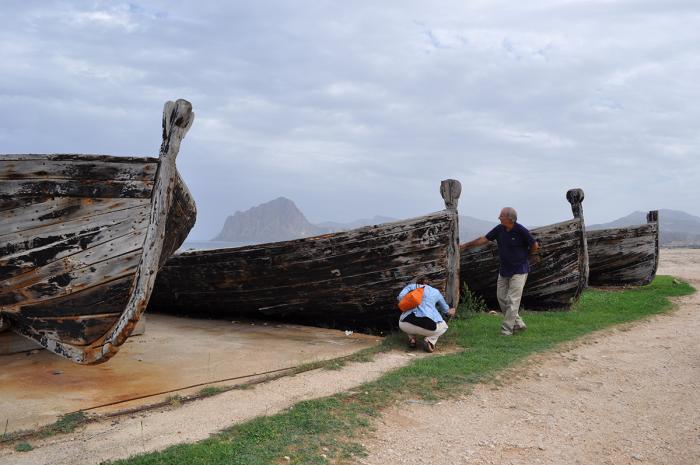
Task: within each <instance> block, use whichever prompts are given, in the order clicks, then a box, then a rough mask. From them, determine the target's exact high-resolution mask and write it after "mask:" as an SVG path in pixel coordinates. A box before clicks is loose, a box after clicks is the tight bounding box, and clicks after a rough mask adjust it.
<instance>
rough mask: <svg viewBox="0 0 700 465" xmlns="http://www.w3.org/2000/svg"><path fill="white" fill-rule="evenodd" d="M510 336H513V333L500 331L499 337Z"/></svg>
mask: <svg viewBox="0 0 700 465" xmlns="http://www.w3.org/2000/svg"><path fill="white" fill-rule="evenodd" d="M512 335H513V331H508V330H505V329H502V330H501V336H512Z"/></svg>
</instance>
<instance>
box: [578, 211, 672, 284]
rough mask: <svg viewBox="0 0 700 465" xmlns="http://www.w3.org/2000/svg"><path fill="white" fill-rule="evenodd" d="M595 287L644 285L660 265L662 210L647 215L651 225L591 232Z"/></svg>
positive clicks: (590, 246) (589, 249) (591, 282)
mask: <svg viewBox="0 0 700 465" xmlns="http://www.w3.org/2000/svg"><path fill="white" fill-rule="evenodd" d="M587 238H588V253H589V256H590V264H591V275H590V278H589V283H590V284H591V285H592V286H626V285H636V286H643V285H646V284H649V283H650V282H651V281H652V280H653V279H654V276H656V269H657V267H658V266H659V212H658V211H657V210H652V211H650V212H649V213H648V214H647V224H642V225H638V226H630V227H626V228H612V229H600V230H597V231H588V233H587Z"/></svg>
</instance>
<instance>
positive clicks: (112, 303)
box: [0, 100, 196, 364]
mask: <svg viewBox="0 0 700 465" xmlns="http://www.w3.org/2000/svg"><path fill="white" fill-rule="evenodd" d="M193 119H194V113H192V106H191V105H190V104H189V102H187V101H185V100H178V101H177V102H167V103H166V104H165V109H164V112H163V144H162V145H161V150H160V157H159V158H135V157H113V156H106V155H104V156H103V155H3V156H0V217H1V218H2V222H0V329H2V328H5V329H7V328H9V329H11V330H12V331H14V332H16V333H18V334H21V335H23V336H26V337H29V338H31V339H33V340H35V341H37V342H38V343H39V344H41V345H42V346H43V347H45V348H47V349H48V350H51V351H52V352H54V353H56V354H59V355H62V356H64V357H66V358H69V359H71V360H72V361H74V362H77V363H81V364H92V363H100V362H104V361H106V360H108V359H109V358H110V357H112V356H113V355H114V354H115V353H116V352H117V351H118V350H119V347H120V346H121V345H122V344H123V343H124V341H125V340H126V338H127V337H128V336H129V334H131V332H132V330H133V328H134V326H135V325H136V323H137V322H138V320H139V318H140V316H141V314H142V313H143V311H144V310H145V309H146V305H147V303H148V299H149V297H150V294H151V290H152V288H153V282H154V280H155V277H156V274H157V272H158V270H159V268H160V266H161V265H162V263H164V262H165V260H166V259H167V258H168V257H169V256H170V255H171V254H172V253H173V252H174V251H175V250H176V249H177V247H179V246H180V244H181V243H182V241H183V240H184V239H185V237H186V235H187V233H188V232H189V230H190V229H191V228H192V226H193V225H194V220H195V216H196V211H195V205H194V201H193V200H192V197H191V195H190V193H189V191H188V190H187V187H186V186H185V185H184V183H183V182H182V179H181V178H180V176H179V174H178V172H177V169H176V167H175V159H176V157H177V153H178V151H179V148H180V141H181V140H182V138H183V137H184V136H185V134H186V133H187V131H188V130H189V128H190V126H191V124H192V121H193Z"/></svg>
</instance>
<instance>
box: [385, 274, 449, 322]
mask: <svg viewBox="0 0 700 465" xmlns="http://www.w3.org/2000/svg"><path fill="white" fill-rule="evenodd" d="M418 286H421V287H425V291H423V300H422V301H421V303H420V305H419V306H417V307H416V308H414V309H413V310H408V311H406V312H403V313H402V314H401V317H400V318H399V321H403V320H404V318H406V317H407V316H408V315H410V314H411V313H415V315H416V316H427V317H428V318H430V319H431V320H433V321H434V322H435V323H440V322H441V321H445V320H443V319H442V315H440V311H442V313H445V314H446V313H447V311H448V310H449V309H450V307H449V305H447V302H445V298H444V297H443V296H442V294H441V293H440V291H438V290H437V289H435V288H434V287H432V286H428V285H427V284H419V285H416V284H413V283H411V284H409V285H407V286H406V287H404V288H403V289H402V290H401V292H400V293H399V296H398V297H397V299H396V300H399V301H400V300H401V299H402V298H403V296H405V295H406V294H408V293H409V292H410V291H412V290H413V289H415V288H416V287H418ZM438 309H440V311H438Z"/></svg>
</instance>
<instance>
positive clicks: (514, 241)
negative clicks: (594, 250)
mask: <svg viewBox="0 0 700 465" xmlns="http://www.w3.org/2000/svg"><path fill="white" fill-rule="evenodd" d="M498 219H499V220H500V221H501V224H499V225H498V226H496V227H495V228H493V229H492V230H491V231H489V232H488V234H486V236H481V237H479V238H478V239H474V240H473V241H471V242H467V243H466V244H464V245H465V247H466V248H471V247H476V246H479V245H484V244H487V243H488V242H489V241H496V242H497V243H498V256H499V258H500V260H501V266H500V267H499V269H498V285H497V287H496V289H497V290H496V296H497V297H498V304H499V305H500V307H501V311H502V312H503V314H504V315H505V316H504V318H503V324H502V325H501V334H502V335H504V336H512V335H513V333H514V332H517V331H524V330H525V329H527V325H526V324H525V322H524V321H523V319H522V318H520V315H519V314H518V311H519V310H520V299H521V298H522V296H523V288H524V287H525V281H526V280H527V274H528V273H529V272H530V263H529V262H528V256H529V255H531V254H533V253H535V252H536V251H537V250H539V248H540V245H539V244H538V243H537V241H536V240H535V238H534V237H532V234H530V231H528V230H527V228H525V227H524V226H523V225H521V224H520V223H518V222H517V220H518V214H517V212H516V211H515V209H513V208H510V207H505V208H504V209H502V210H501V214H500V215H499V216H498Z"/></svg>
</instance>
